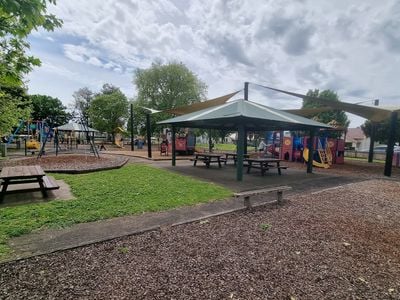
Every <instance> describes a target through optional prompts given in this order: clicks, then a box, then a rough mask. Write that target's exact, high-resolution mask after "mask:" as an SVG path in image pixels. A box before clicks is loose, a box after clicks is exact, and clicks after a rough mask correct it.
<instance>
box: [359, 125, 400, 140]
mask: <svg viewBox="0 0 400 300" xmlns="http://www.w3.org/2000/svg"><path fill="white" fill-rule="evenodd" d="M361 129H362V131H363V132H364V134H365V135H366V136H367V137H370V136H371V132H372V122H371V121H369V120H367V121H365V123H364V124H363V125H361ZM389 132H390V120H386V121H385V122H381V123H375V141H378V142H380V143H383V144H387V143H388V140H389ZM395 141H397V142H398V143H399V144H400V120H399V119H397V127H396V135H395Z"/></svg>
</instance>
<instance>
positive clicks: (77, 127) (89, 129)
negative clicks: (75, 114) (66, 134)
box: [57, 123, 99, 132]
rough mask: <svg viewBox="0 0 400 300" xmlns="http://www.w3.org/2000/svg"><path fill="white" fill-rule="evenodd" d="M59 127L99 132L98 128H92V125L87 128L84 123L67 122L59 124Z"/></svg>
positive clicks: (61, 128) (77, 130) (61, 129)
mask: <svg viewBox="0 0 400 300" xmlns="http://www.w3.org/2000/svg"><path fill="white" fill-rule="evenodd" d="M57 129H58V130H59V131H76V132H86V131H88V132H99V131H98V130H96V129H93V128H90V127H86V128H85V126H83V125H82V124H78V123H67V124H64V125H61V126H58V127H57Z"/></svg>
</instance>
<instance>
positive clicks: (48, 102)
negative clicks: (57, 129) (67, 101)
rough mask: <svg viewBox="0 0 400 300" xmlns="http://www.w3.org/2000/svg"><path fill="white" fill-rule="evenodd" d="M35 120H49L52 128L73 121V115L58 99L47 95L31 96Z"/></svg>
mask: <svg viewBox="0 0 400 300" xmlns="http://www.w3.org/2000/svg"><path fill="white" fill-rule="evenodd" d="M30 99H31V105H32V112H31V117H32V119H33V120H47V121H48V122H49V123H50V124H51V125H52V126H60V125H63V124H65V123H67V122H68V121H69V120H70V119H71V114H69V113H68V112H67V111H66V109H67V108H66V107H65V106H64V105H63V104H62V102H61V100H60V99H58V98H53V97H50V96H46V95H31V96H30Z"/></svg>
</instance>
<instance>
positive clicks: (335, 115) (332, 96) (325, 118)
mask: <svg viewBox="0 0 400 300" xmlns="http://www.w3.org/2000/svg"><path fill="white" fill-rule="evenodd" d="M306 95H307V96H311V97H316V98H323V99H328V100H333V101H338V102H339V101H340V100H339V97H338V95H337V94H336V93H335V92H334V91H331V90H324V91H322V92H320V91H319V90H318V89H315V90H309V91H308V92H307V94H306ZM318 107H323V105H322V104H320V103H319V102H317V101H315V100H313V99H309V98H304V99H303V106H302V108H318ZM313 119H314V120H316V121H319V122H321V123H325V124H328V123H331V122H333V121H334V122H335V123H336V124H337V125H339V126H340V127H343V128H347V127H349V124H350V121H349V120H348V118H347V115H346V113H345V112H344V111H342V110H334V109H333V110H330V111H327V112H321V113H318V114H315V115H314V116H313ZM340 135H341V134H340V133H331V134H330V136H331V137H339V136H340Z"/></svg>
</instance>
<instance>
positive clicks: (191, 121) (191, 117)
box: [158, 99, 330, 131]
mask: <svg viewBox="0 0 400 300" xmlns="http://www.w3.org/2000/svg"><path fill="white" fill-rule="evenodd" d="M158 124H172V125H178V126H182V127H192V128H209V129H228V130H236V129H237V128H238V127H239V126H242V125H244V126H245V128H246V129H247V130H256V131H258V130H305V129H311V128H330V126H329V125H326V124H323V123H320V122H317V121H314V120H310V119H306V118H304V117H301V116H298V115H294V114H291V113H288V112H285V111H282V110H278V109H274V108H271V107H268V106H264V105H262V104H259V103H255V102H252V101H247V100H243V99H238V100H234V101H230V102H226V103H224V104H222V105H218V106H213V107H209V108H205V109H202V110H199V111H195V112H192V113H189V114H185V115H182V116H178V117H175V118H172V119H168V120H164V121H162V122H159V123H158Z"/></svg>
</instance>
